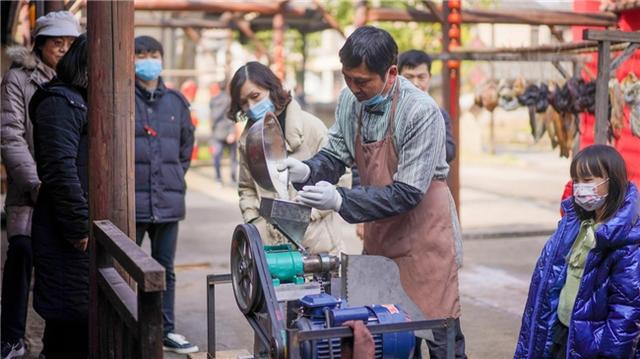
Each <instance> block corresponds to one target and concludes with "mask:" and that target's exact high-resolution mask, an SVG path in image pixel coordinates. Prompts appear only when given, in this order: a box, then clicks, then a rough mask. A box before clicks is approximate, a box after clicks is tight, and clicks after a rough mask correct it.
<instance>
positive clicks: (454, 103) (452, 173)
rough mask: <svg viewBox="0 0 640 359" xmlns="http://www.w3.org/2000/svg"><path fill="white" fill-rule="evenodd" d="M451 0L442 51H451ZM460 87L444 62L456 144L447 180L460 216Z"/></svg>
mask: <svg viewBox="0 0 640 359" xmlns="http://www.w3.org/2000/svg"><path fill="white" fill-rule="evenodd" d="M449 13H450V9H449V1H448V0H445V1H443V2H442V18H443V20H444V22H443V23H442V52H443V53H445V54H446V53H449V45H450V38H449V30H450V28H451V26H450V23H449ZM459 88H460V76H459V72H458V70H457V69H454V68H450V67H449V66H448V61H447V62H443V66H442V97H443V101H442V102H443V104H444V108H445V109H446V110H447V111H448V112H449V117H450V118H451V129H452V131H453V142H454V143H455V144H456V148H457V151H456V158H455V159H454V160H453V161H452V162H451V163H450V164H449V166H450V169H449V177H448V178H447V182H448V184H449V189H450V190H451V195H452V196H453V201H454V202H455V204H456V209H457V212H458V217H460V150H461V148H462V146H461V145H460V114H459V112H460V111H459V106H458V102H459V96H460V93H459V92H458V91H459Z"/></svg>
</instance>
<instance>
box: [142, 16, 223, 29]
mask: <svg viewBox="0 0 640 359" xmlns="http://www.w3.org/2000/svg"><path fill="white" fill-rule="evenodd" d="M135 26H136V27H165V28H167V27H173V28H185V27H192V28H204V29H226V28H228V27H229V26H230V23H229V21H222V20H209V19H196V18H181V19H177V18H172V19H136V20H135Z"/></svg>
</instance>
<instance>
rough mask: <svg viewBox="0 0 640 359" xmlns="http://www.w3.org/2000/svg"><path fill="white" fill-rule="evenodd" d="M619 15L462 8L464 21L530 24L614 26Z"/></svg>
mask: <svg viewBox="0 0 640 359" xmlns="http://www.w3.org/2000/svg"><path fill="white" fill-rule="evenodd" d="M617 20H618V17H617V16H616V15H615V14H613V13H580V12H574V11H556V10H536V9H527V10H495V11H490V10H479V9H464V10H462V22H464V23H495V24H529V25H558V26H577V25H582V26H603V27H606V26H614V25H616V22H617Z"/></svg>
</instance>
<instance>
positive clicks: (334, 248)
mask: <svg viewBox="0 0 640 359" xmlns="http://www.w3.org/2000/svg"><path fill="white" fill-rule="evenodd" d="M246 135H247V131H246V129H245V131H244V132H243V133H242V136H241V137H240V142H239V144H240V145H239V151H240V174H239V176H238V194H239V195H240V211H242V217H243V218H244V221H245V222H250V221H252V223H253V224H255V225H256V227H257V228H258V231H259V232H260V237H261V238H262V241H263V243H264V244H267V245H273V244H280V243H287V239H286V238H285V237H284V236H283V235H282V234H281V233H280V232H278V231H277V230H276V229H275V228H274V227H273V226H271V225H270V224H268V223H266V221H265V220H264V218H262V217H260V214H259V213H258V210H259V208H260V198H262V197H271V198H275V197H276V193H275V192H269V191H266V190H264V189H263V188H261V187H259V186H258V185H257V184H256V183H255V182H254V180H253V178H252V177H251V173H250V172H249V167H248V165H247V161H246ZM326 140H327V128H326V127H325V125H324V124H323V123H322V121H321V120H320V119H318V118H317V117H315V116H313V115H312V114H310V113H308V112H305V111H303V110H302V108H300V105H299V104H298V103H297V102H296V101H295V100H292V101H291V103H289V105H288V106H287V110H286V120H285V141H286V146H287V152H288V154H289V156H291V157H293V158H296V159H299V160H306V159H308V158H311V157H312V156H313V155H315V154H316V153H317V152H318V151H320V149H321V148H322V147H323V146H324V144H325V142H326ZM350 181H351V179H350V176H349V175H345V176H343V178H342V179H341V181H340V185H342V186H344V185H345V184H346V185H347V186H349V185H350ZM295 195H296V190H295V189H294V188H293V186H289V197H290V198H294V197H295ZM336 220H338V218H337V214H336V213H335V212H333V211H318V210H317V209H315V208H314V209H313V210H312V211H311V223H310V224H309V227H308V229H307V232H306V233H305V236H304V239H303V241H302V245H303V246H305V248H306V249H307V250H308V251H309V252H310V253H320V252H329V253H330V254H333V255H338V254H339V253H340V252H343V251H344V249H345V248H344V243H343V241H342V239H341V238H339V236H338V233H339V231H338V228H337V222H336Z"/></svg>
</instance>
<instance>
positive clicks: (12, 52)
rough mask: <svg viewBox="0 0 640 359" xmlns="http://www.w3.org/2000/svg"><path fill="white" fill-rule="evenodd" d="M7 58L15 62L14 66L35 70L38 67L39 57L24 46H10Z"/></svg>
mask: <svg viewBox="0 0 640 359" xmlns="http://www.w3.org/2000/svg"><path fill="white" fill-rule="evenodd" d="M7 56H8V57H9V59H11V61H12V62H13V65H12V66H15V67H24V68H25V69H27V70H34V69H35V68H36V67H37V66H38V62H39V59H38V56H36V54H35V53H34V52H33V51H30V50H29V49H27V48H26V47H24V46H10V47H8V48H7Z"/></svg>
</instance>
